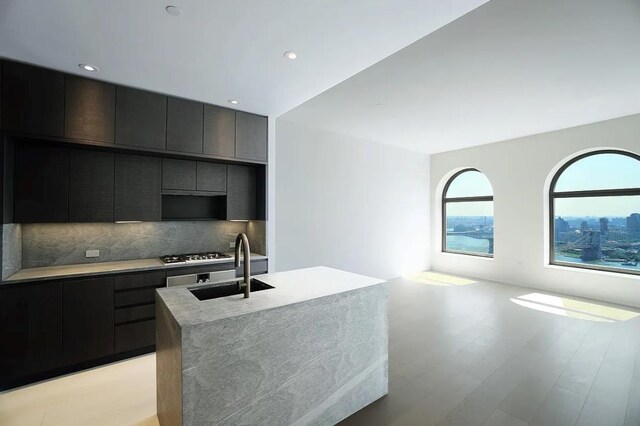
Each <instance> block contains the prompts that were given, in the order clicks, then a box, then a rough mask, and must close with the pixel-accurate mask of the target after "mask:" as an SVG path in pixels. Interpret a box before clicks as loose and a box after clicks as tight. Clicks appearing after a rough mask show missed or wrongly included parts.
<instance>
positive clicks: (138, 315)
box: [115, 303, 156, 324]
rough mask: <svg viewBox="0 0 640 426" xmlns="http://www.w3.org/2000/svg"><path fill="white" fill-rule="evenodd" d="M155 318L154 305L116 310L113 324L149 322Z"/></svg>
mask: <svg viewBox="0 0 640 426" xmlns="http://www.w3.org/2000/svg"><path fill="white" fill-rule="evenodd" d="M155 317H156V305H155V304H154V303H151V304H149V305H142V306H134V307H131V308H119V309H116V315H115V323H116V324H124V323H127V322H134V321H142V320H149V319H153V318H155Z"/></svg>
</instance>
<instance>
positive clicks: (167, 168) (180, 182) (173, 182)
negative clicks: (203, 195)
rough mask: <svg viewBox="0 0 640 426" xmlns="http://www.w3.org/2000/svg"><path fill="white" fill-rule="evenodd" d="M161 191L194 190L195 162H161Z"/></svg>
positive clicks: (165, 160)
mask: <svg viewBox="0 0 640 426" xmlns="http://www.w3.org/2000/svg"><path fill="white" fill-rule="evenodd" d="M162 189H168V190H171V189H177V190H182V191H195V190H196V162H195V161H189V160H170V159H167V158H165V159H163V160H162Z"/></svg>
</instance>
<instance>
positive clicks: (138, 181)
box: [114, 154, 162, 222]
mask: <svg viewBox="0 0 640 426" xmlns="http://www.w3.org/2000/svg"><path fill="white" fill-rule="evenodd" d="M115 176H116V178H115V205H114V219H115V220H116V221H128V220H144V221H153V222H159V221H160V220H161V219H162V194H161V182H162V162H161V160H160V159H159V158H155V157H145V156H141V155H128V154H116V171H115Z"/></svg>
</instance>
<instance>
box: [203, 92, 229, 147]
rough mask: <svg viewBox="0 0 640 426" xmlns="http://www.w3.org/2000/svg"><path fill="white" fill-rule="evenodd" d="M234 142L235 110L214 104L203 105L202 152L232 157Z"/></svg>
mask: <svg viewBox="0 0 640 426" xmlns="http://www.w3.org/2000/svg"><path fill="white" fill-rule="evenodd" d="M235 143H236V112H235V111H233V110H230V109H226V108H221V107H217V106H214V105H205V106H204V141H203V152H204V153H205V154H209V155H217V156H220V157H228V158H233V157H234V156H235V149H236V148H235Z"/></svg>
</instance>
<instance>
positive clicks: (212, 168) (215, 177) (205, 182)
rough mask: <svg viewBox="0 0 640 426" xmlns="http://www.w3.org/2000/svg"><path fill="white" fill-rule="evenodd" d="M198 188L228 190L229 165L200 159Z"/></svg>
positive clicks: (203, 189) (199, 189)
mask: <svg viewBox="0 0 640 426" xmlns="http://www.w3.org/2000/svg"><path fill="white" fill-rule="evenodd" d="M196 189H197V190H198V191H210V192H226V191H227V166H226V164H217V163H207V162H205V161H198V165H197V179H196Z"/></svg>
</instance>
